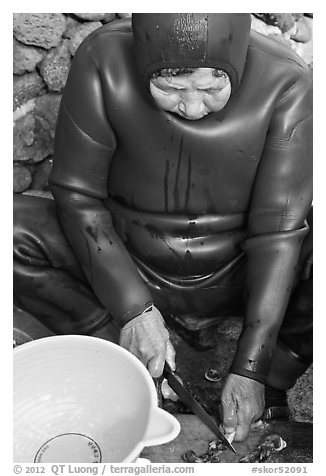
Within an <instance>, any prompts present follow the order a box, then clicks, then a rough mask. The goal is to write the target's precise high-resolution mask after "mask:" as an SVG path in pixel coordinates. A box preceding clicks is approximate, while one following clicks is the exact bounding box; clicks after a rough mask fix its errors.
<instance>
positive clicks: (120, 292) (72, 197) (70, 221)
mask: <svg viewBox="0 0 326 476" xmlns="http://www.w3.org/2000/svg"><path fill="white" fill-rule="evenodd" d="M108 116H109V111H107V110H106V109H105V107H104V99H103V89H102V83H101V77H100V73H99V70H98V68H97V65H96V61H95V60H94V59H93V55H92V49H91V46H89V45H88V43H87V42H86V43H85V44H84V45H82V46H81V48H80V49H79V50H78V51H77V53H76V55H75V57H74V61H73V64H72V68H71V71H70V74H69V78H68V81H67V83H66V87H65V90H64V94H63V97H62V102H61V107H60V112H59V116H58V122H57V129H56V140H55V160H54V165H53V169H52V172H51V177H50V187H51V191H52V193H53V195H54V198H55V200H56V203H57V208H58V216H59V220H60V223H61V225H62V228H63V230H64V233H65V235H66V237H67V239H68V241H69V243H70V245H71V247H72V250H73V252H74V254H75V255H76V257H77V259H78V260H79V262H80V264H81V267H82V269H83V271H84V273H85V275H86V277H87V279H88V281H89V283H90V285H91V287H92V289H93V291H94V293H95V295H96V296H97V298H98V299H99V301H100V302H101V303H102V305H103V306H104V307H105V308H106V309H107V310H108V313H110V314H111V315H112V316H113V318H114V319H115V322H116V323H117V324H118V325H119V327H123V326H124V325H125V324H126V323H127V322H129V321H130V320H131V319H133V318H134V317H135V316H137V315H138V314H140V313H141V312H143V311H144V309H146V307H147V306H148V305H150V304H151V303H152V297H151V295H150V293H149V291H148V289H147V288H146V286H145V285H144V284H143V282H142V280H141V278H140V276H139V274H138V271H137V268H136V266H135V265H134V263H133V261H132V260H131V258H130V256H129V254H128V252H127V250H126V249H125V247H124V245H123V243H122V242H121V240H120V238H119V237H118V235H117V233H116V232H115V229H114V226H113V223H112V218H111V214H110V212H109V210H108V209H107V208H106V207H105V206H104V204H103V200H104V199H106V198H107V196H108V191H107V180H108V174H109V169H110V163H111V159H112V157H113V155H114V152H115V148H116V138H115V135H114V132H113V130H112V128H111V126H110V123H109V120H108Z"/></svg>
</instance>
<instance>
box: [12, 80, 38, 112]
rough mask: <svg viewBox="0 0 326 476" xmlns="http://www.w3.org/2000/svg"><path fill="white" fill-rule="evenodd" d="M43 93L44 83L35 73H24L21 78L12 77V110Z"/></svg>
mask: <svg viewBox="0 0 326 476" xmlns="http://www.w3.org/2000/svg"><path fill="white" fill-rule="evenodd" d="M44 92H45V83H44V81H43V79H42V78H41V76H40V75H39V74H38V73H37V72H33V73H26V74H23V75H22V76H16V75H14V83H13V96H14V98H13V100H14V110H15V109H17V108H18V107H20V106H22V105H23V104H24V103H25V102H27V101H29V100H30V99H33V98H35V97H36V96H38V95H40V94H43V93H44Z"/></svg>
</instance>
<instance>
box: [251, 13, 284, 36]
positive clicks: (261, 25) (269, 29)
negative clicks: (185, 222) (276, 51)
mask: <svg viewBox="0 0 326 476" xmlns="http://www.w3.org/2000/svg"><path fill="white" fill-rule="evenodd" d="M251 28H252V30H254V31H257V32H258V33H261V34H262V35H265V36H270V35H275V36H276V35H280V36H281V35H282V33H281V30H280V29H279V28H278V27H277V26H274V25H268V24H267V23H265V22H264V21H263V20H261V19H259V18H257V17H256V15H251Z"/></svg>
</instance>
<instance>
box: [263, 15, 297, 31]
mask: <svg viewBox="0 0 326 476" xmlns="http://www.w3.org/2000/svg"><path fill="white" fill-rule="evenodd" d="M254 16H255V17H257V18H259V19H260V20H262V21H263V22H264V23H266V24H267V25H273V26H277V27H278V28H279V29H280V30H281V31H282V33H284V32H286V31H288V30H290V29H291V28H292V27H293V25H294V18H293V14H292V13H254Z"/></svg>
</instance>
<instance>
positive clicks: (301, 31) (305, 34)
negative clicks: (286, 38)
mask: <svg viewBox="0 0 326 476" xmlns="http://www.w3.org/2000/svg"><path fill="white" fill-rule="evenodd" d="M291 39H292V40H294V41H298V42H300V43H308V41H310V40H311V30H310V27H309V24H308V21H307V20H306V19H305V18H304V17H302V18H300V19H298V20H297V21H296V22H295V28H294V31H293V33H292V34H291Z"/></svg>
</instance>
